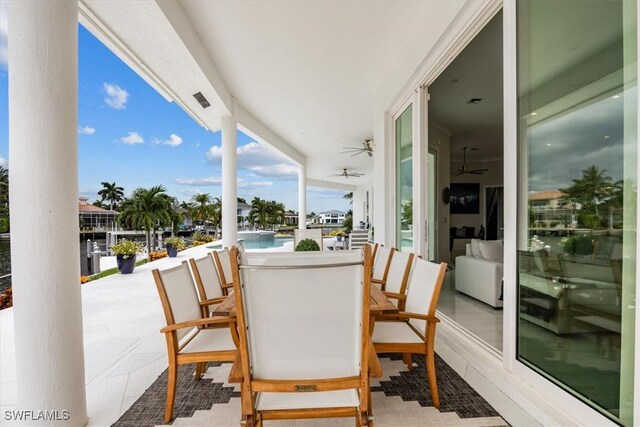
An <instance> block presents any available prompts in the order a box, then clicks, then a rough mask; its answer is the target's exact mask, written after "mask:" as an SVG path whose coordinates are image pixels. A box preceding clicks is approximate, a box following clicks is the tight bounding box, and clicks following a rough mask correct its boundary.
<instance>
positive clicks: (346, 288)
mask: <svg viewBox="0 0 640 427" xmlns="http://www.w3.org/2000/svg"><path fill="white" fill-rule="evenodd" d="M237 257H238V252H237V250H236V249H232V251H231V259H232V262H233V260H236V259H237ZM239 259H240V262H239V264H235V263H234V265H233V283H234V294H235V295H236V311H237V321H238V330H239V332H240V347H239V351H240V356H239V360H238V361H236V363H235V364H234V368H233V369H232V376H233V377H235V378H240V379H241V383H242V385H241V395H242V421H241V424H242V425H249V426H262V423H263V421H265V420H275V419H295V418H331V417H354V418H355V420H356V425H359V426H372V425H373V417H372V409H371V396H370V391H369V372H370V367H369V365H370V361H369V357H370V354H371V353H370V352H371V351H372V345H371V341H370V334H369V303H370V286H371V283H370V278H371V248H370V246H369V245H365V246H364V248H363V250H362V251H348V252H347V251H345V252H340V253H337V254H336V253H334V252H294V253H243V254H239ZM329 313H330V315H329Z"/></svg>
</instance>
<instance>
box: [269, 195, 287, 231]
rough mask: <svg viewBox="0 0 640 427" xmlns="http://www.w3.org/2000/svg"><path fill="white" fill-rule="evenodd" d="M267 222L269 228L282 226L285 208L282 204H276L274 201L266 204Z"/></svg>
mask: <svg viewBox="0 0 640 427" xmlns="http://www.w3.org/2000/svg"><path fill="white" fill-rule="evenodd" d="M267 211H268V221H269V224H271V228H272V229H273V228H275V225H277V224H282V223H283V222H284V218H285V215H284V214H285V207H284V204H283V203H278V202H276V201H275V200H271V201H269V202H267Z"/></svg>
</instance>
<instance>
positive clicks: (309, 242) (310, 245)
mask: <svg viewBox="0 0 640 427" xmlns="http://www.w3.org/2000/svg"><path fill="white" fill-rule="evenodd" d="M319 250H320V245H318V242H316V241H315V240H313V239H303V240H300V242H298V245H297V246H296V249H295V251H296V252H306V251H319Z"/></svg>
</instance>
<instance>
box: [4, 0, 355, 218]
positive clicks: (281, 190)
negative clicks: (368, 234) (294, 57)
mask: <svg viewBox="0 0 640 427" xmlns="http://www.w3.org/2000/svg"><path fill="white" fill-rule="evenodd" d="M0 6H1V7H2V9H3V10H2V12H6V9H5V6H6V3H5V2H1V3H0ZM9 25H10V24H9ZM78 33H79V34H78V35H79V43H78V45H79V70H78V158H79V165H78V176H79V188H78V192H79V194H80V195H85V196H87V197H89V199H90V201H93V200H95V199H96V198H97V195H96V193H97V191H98V190H99V189H100V188H101V185H100V183H101V182H102V181H108V182H114V181H115V182H116V183H117V184H118V185H120V186H122V187H124V189H125V194H127V195H128V194H130V193H131V192H132V191H133V190H134V189H135V188H137V187H150V186H153V185H158V184H161V185H164V186H165V187H166V188H167V191H168V193H169V194H171V195H172V196H175V197H177V198H178V199H179V200H189V199H190V198H191V197H192V196H193V195H194V194H197V193H209V194H211V195H213V196H220V194H221V185H220V184H221V179H220V176H221V167H222V164H221V161H222V160H221V150H220V144H221V142H220V133H219V132H215V133H214V132H210V131H206V130H205V129H204V128H202V127H200V126H199V125H198V124H197V123H196V122H194V121H193V120H192V119H191V117H189V116H188V115H187V114H186V113H185V112H184V111H182V109H181V108H180V107H179V106H177V105H176V104H175V103H170V102H167V101H166V100H165V99H164V98H163V97H162V96H160V95H159V94H158V93H157V92H156V91H155V90H154V89H153V88H152V87H151V86H149V85H148V84H147V83H146V82H145V81H144V80H143V79H141V78H140V77H139V76H138V75H137V74H136V73H135V72H134V71H133V70H131V69H130V68H129V67H128V66H127V65H126V64H124V63H123V62H122V61H120V59H119V58H117V57H116V56H115V55H114V54H113V53H111V51H109V50H108V49H107V48H106V47H105V46H104V45H102V43H101V42H100V41H98V40H97V39H96V38H95V37H93V35H92V34H91V33H90V32H89V31H87V30H86V29H85V28H84V27H82V26H81V25H79V26H78ZM6 48H7V22H6V13H0V164H2V165H3V166H5V167H6V166H7V162H8V160H9V155H10V153H9V147H8V146H9V136H8V133H9V131H8V99H7V98H8V75H7V74H8V73H7V56H6ZM238 167H239V170H238V195H239V196H240V197H244V198H246V199H247V201H249V200H250V199H252V198H253V197H255V196H258V197H261V198H265V199H268V200H277V201H280V202H283V203H284V204H285V206H286V207H287V208H288V209H293V210H297V207H298V206H297V203H298V202H297V197H298V195H297V185H298V184H297V168H296V167H295V165H293V164H291V163H290V162H288V161H287V159H286V158H284V157H283V156H281V155H280V154H279V153H278V152H277V151H275V150H274V149H272V148H271V147H269V146H267V145H265V144H259V143H257V142H255V141H253V140H252V139H251V138H250V137H248V136H247V135H245V134H243V133H242V132H240V131H238ZM344 193H345V192H344V191H338V190H329V189H321V188H315V187H309V188H308V194H307V211H308V212H311V211H315V212H320V211H324V210H329V209H340V210H345V211H346V210H347V209H349V208H350V206H349V203H348V201H345V200H344V199H342V196H343V195H344Z"/></svg>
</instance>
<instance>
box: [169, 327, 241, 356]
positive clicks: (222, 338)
mask: <svg viewBox="0 0 640 427" xmlns="http://www.w3.org/2000/svg"><path fill="white" fill-rule="evenodd" d="M235 349H236V346H235V344H233V340H232V339H231V332H230V331H229V328H216V329H201V330H200V332H198V333H197V334H196V336H195V337H193V339H191V341H189V342H188V343H187V345H186V346H184V348H183V349H182V350H180V352H179V353H178V354H185V353H202V352H209V351H225V350H235Z"/></svg>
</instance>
